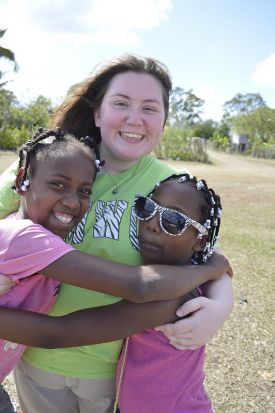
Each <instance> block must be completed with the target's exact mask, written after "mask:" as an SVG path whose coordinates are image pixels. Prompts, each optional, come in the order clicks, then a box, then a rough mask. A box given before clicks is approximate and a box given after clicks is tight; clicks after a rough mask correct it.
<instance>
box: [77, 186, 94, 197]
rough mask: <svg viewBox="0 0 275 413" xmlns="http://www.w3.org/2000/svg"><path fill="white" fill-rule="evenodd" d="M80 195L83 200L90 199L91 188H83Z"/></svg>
mask: <svg viewBox="0 0 275 413" xmlns="http://www.w3.org/2000/svg"><path fill="white" fill-rule="evenodd" d="M80 193H81V194H82V195H83V196H84V197H85V198H90V196H91V193H92V190H91V188H83V189H81V190H80Z"/></svg>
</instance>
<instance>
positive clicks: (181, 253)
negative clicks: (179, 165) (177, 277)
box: [139, 180, 205, 264]
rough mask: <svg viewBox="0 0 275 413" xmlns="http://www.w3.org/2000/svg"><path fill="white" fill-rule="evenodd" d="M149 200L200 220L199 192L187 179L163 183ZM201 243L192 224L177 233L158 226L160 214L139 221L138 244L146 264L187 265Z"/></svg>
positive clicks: (200, 246) (200, 200)
mask: <svg viewBox="0 0 275 413" xmlns="http://www.w3.org/2000/svg"><path fill="white" fill-rule="evenodd" d="M152 199H153V200H154V201H155V202H156V203H158V204H159V205H161V206H162V207H166V208H170V209H173V210H176V211H179V212H181V213H183V214H185V215H187V216H188V217H189V218H191V219H193V220H195V221H197V222H199V223H201V222H202V216H201V212H200V206H201V204H202V202H203V200H202V195H201V194H200V193H199V191H197V190H196V189H195V188H194V187H193V186H192V184H190V183H188V182H185V183H179V182H178V181H176V180H171V181H168V182H164V183H162V184H161V185H160V187H159V188H157V189H156V190H155V191H154V193H153V196H152ZM204 243H205V239H198V230H197V229H195V228H194V227H193V226H191V225H189V226H188V227H187V228H186V229H185V230H184V232H183V233H182V234H181V235H178V236H171V235H169V234H167V233H165V232H164V231H163V230H162V229H161V227H160V222H159V213H156V214H155V215H154V216H153V218H151V219H149V220H147V221H140V222H139V244H140V249H141V255H142V258H143V261H144V263H145V264H188V263H190V259H191V257H192V255H193V253H194V252H196V251H199V250H201V249H202V246H203V245H204Z"/></svg>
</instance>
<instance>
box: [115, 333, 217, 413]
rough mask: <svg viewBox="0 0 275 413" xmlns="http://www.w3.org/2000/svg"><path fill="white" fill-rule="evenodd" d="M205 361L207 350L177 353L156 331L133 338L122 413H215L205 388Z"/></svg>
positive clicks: (122, 392) (121, 396)
mask: <svg viewBox="0 0 275 413" xmlns="http://www.w3.org/2000/svg"><path fill="white" fill-rule="evenodd" d="M123 354H124V351H123V353H122V355H121V357H120V361H119V369H118V374H117V383H118V382H119V375H120V371H121V364H122V359H123ZM204 358H205V349H204V347H200V348H199V349H197V350H183V351H182V350H177V349H175V348H174V347H172V346H171V345H170V344H169V341H168V340H167V338H166V337H165V336H164V335H163V334H162V333H160V332H158V331H155V330H146V331H144V332H142V333H139V334H136V335H134V336H131V337H130V339H129V344H128V350H127V356H126V361H125V365H124V369H123V376H122V384H121V388H120V392H119V399H118V400H119V408H120V412H121V413H141V412H142V413H153V412H157V413H213V410H212V408H211V401H210V400H209V398H208V396H207V393H206V391H205V389H204V386H203V381H204V371H203V366H204Z"/></svg>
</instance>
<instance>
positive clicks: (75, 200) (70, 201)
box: [61, 192, 80, 210]
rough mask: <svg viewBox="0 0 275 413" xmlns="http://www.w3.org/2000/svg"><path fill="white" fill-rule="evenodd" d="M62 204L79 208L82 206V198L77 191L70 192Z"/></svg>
mask: <svg viewBox="0 0 275 413" xmlns="http://www.w3.org/2000/svg"><path fill="white" fill-rule="evenodd" d="M61 202H62V205H64V206H65V207H66V208H69V209H73V210H77V209H78V208H80V199H79V196H78V194H77V193H75V192H70V193H68V194H66V196H64V197H63V198H62V201H61Z"/></svg>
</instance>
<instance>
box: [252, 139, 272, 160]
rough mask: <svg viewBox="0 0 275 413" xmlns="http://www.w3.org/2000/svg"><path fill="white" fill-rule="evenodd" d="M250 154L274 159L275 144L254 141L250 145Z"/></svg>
mask: <svg viewBox="0 0 275 413" xmlns="http://www.w3.org/2000/svg"><path fill="white" fill-rule="evenodd" d="M251 155H252V156H254V157H255V158H267V159H275V144H274V143H273V144H272V143H262V142H257V143H256V142H255V143H254V144H253V145H252V147H251Z"/></svg>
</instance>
